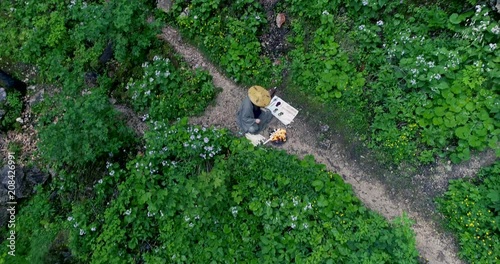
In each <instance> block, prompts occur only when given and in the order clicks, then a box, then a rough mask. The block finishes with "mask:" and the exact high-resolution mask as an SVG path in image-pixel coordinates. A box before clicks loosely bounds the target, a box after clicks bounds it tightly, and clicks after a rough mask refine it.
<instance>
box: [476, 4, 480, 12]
mask: <svg viewBox="0 0 500 264" xmlns="http://www.w3.org/2000/svg"><path fill="white" fill-rule="evenodd" d="M479 12H481V6H480V5H476V13H479Z"/></svg>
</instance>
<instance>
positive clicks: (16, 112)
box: [0, 91, 23, 130]
mask: <svg viewBox="0 0 500 264" xmlns="http://www.w3.org/2000/svg"><path fill="white" fill-rule="evenodd" d="M22 108H23V102H22V99H21V93H20V92H18V91H9V92H8V94H7V97H6V98H5V101H4V102H3V103H0V111H2V112H4V116H3V117H2V119H1V120H0V121H1V126H0V130H9V129H12V128H15V127H19V123H18V122H17V121H16V119H17V118H19V117H21V111H22Z"/></svg>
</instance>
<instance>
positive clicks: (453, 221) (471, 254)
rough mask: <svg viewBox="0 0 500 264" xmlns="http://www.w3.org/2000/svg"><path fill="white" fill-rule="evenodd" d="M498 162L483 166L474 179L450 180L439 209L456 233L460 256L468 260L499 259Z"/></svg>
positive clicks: (499, 167)
mask: <svg viewBox="0 0 500 264" xmlns="http://www.w3.org/2000/svg"><path fill="white" fill-rule="evenodd" d="M499 194H500V163H499V162H497V163H495V164H493V165H492V166H490V167H486V168H483V169H482V170H481V171H480V172H479V174H478V176H477V178H476V179H461V180H454V181H451V182H450V187H449V189H448V191H447V192H446V193H445V194H444V196H443V197H441V198H440V199H438V202H439V210H440V211H441V212H442V213H443V215H444V216H445V218H446V222H445V223H446V225H447V226H448V227H449V228H450V229H451V230H452V231H453V232H454V233H456V234H457V236H458V239H459V242H460V256H461V257H462V258H464V259H465V260H467V261H469V262H470V263H496V262H498V261H499V259H500V225H499V223H500V197H499Z"/></svg>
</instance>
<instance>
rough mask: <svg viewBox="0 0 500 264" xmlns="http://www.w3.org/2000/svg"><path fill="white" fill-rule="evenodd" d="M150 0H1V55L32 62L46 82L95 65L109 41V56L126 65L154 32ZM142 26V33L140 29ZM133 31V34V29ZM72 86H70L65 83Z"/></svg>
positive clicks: (141, 51)
mask: <svg viewBox="0 0 500 264" xmlns="http://www.w3.org/2000/svg"><path fill="white" fill-rule="evenodd" d="M150 4H151V3H150V2H149V1H133V2H130V1H124V0H119V1H89V2H86V1H80V0H78V1H76V0H75V1H71V2H70V3H68V1H63V0H49V1H43V2H40V1H34V0H27V1H23V2H19V1H8V2H5V3H3V4H2V7H1V9H0V10H1V11H0V12H1V13H0V15H1V16H2V17H3V18H6V19H5V20H3V19H2V22H1V23H0V26H1V30H0V37H1V38H2V39H5V40H6V42H5V43H4V44H5V45H4V46H3V48H2V50H0V57H7V58H10V59H11V60H13V61H20V62H24V63H28V64H33V65H36V66H37V67H39V71H38V72H39V73H40V75H41V76H43V77H45V78H46V79H47V80H48V81H49V82H54V81H57V80H63V81H64V80H67V79H69V78H70V77H71V76H72V74H74V73H76V74H75V75H74V76H77V78H76V79H73V78H72V80H71V81H70V82H69V83H74V82H76V81H77V80H78V81H79V82H82V76H83V74H84V73H85V72H86V71H88V70H89V69H92V71H95V69H96V68H98V67H99V65H98V59H99V56H100V55H101V54H102V53H103V51H104V49H105V47H106V46H107V44H108V43H109V42H111V43H112V44H113V57H114V58H115V59H116V60H117V61H118V62H119V63H121V64H123V65H127V64H129V63H133V62H134V61H136V60H142V58H143V57H144V55H145V53H146V51H147V49H148V48H149V47H150V45H151V43H152V42H153V40H155V39H156V33H157V32H158V24H157V23H149V22H148V20H147V18H148V15H149V14H150V12H149V8H150V7H151V6H150ZM138 32H140V34H138ZM131 33H134V34H131ZM67 88H70V87H67Z"/></svg>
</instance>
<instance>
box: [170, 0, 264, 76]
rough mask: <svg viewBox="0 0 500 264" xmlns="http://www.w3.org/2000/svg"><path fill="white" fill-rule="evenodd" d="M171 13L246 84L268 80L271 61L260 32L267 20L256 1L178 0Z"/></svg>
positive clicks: (182, 27)
mask: <svg viewBox="0 0 500 264" xmlns="http://www.w3.org/2000/svg"><path fill="white" fill-rule="evenodd" d="M171 16H173V19H175V21H176V23H177V25H178V26H179V27H180V29H181V31H182V33H183V34H185V35H187V36H188V37H189V38H191V39H193V40H194V41H195V42H196V43H197V44H199V46H200V47H201V48H202V49H203V50H204V51H205V52H206V53H207V54H208V56H210V57H211V58H212V59H213V60H216V61H217V62H218V63H219V65H220V66H221V68H222V69H223V70H224V71H225V72H226V73H228V74H230V75H231V76H233V77H234V80H235V81H237V82H242V83H244V84H255V83H263V84H265V83H269V82H270V81H271V78H272V77H274V76H271V74H270V73H271V72H272V71H271V63H270V60H269V59H268V58H265V57H263V56H261V45H260V42H259V39H258V37H257V34H259V33H260V32H261V31H262V27H263V25H265V23H266V19H265V14H264V13H263V12H262V7H261V6H260V4H259V3H258V2H257V1H253V0H238V1H227V0H217V1H203V0H194V1H190V2H189V3H187V2H183V1H177V2H175V4H174V8H173V11H172V14H171Z"/></svg>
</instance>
